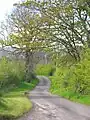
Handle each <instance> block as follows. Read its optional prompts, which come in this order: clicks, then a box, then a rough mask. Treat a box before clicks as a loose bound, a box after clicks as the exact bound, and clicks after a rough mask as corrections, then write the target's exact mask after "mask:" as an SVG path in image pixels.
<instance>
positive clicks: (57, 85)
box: [50, 49, 90, 104]
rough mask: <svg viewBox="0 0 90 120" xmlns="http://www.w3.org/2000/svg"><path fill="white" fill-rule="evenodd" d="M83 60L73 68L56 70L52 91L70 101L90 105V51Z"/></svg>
mask: <svg viewBox="0 0 90 120" xmlns="http://www.w3.org/2000/svg"><path fill="white" fill-rule="evenodd" d="M82 56H83V57H82V60H81V61H80V62H78V63H75V64H74V65H72V66H69V67H68V66H67V67H66V66H63V67H59V68H56V72H55V74H54V76H52V77H50V79H51V88H50V91H51V92H52V93H54V94H58V95H61V96H63V97H66V98H68V99H71V100H74V101H78V102H81V103H85V104H90V102H89V100H88V99H90V49H86V50H85V52H84V53H83V55H82Z"/></svg>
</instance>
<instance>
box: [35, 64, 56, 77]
mask: <svg viewBox="0 0 90 120" xmlns="http://www.w3.org/2000/svg"><path fill="white" fill-rule="evenodd" d="M54 71H55V67H54V66H53V65H51V64H46V65H43V64H38V65H37V66H36V70H35V73H36V74H37V75H45V76H52V75H53V73H54Z"/></svg>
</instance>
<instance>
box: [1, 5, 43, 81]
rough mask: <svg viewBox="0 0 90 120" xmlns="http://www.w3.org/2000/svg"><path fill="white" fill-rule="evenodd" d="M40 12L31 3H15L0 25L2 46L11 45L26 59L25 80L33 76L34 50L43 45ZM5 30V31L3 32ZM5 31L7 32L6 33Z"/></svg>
mask: <svg viewBox="0 0 90 120" xmlns="http://www.w3.org/2000/svg"><path fill="white" fill-rule="evenodd" d="M39 19H40V14H39V13H38V12H37V11H36V12H35V8H34V6H33V5H31V6H30V5H29V6H25V5H23V4H15V6H14V10H13V11H12V13H11V15H9V16H8V18H7V20H6V25H5V24H3V25H2V28H3V30H2V32H1V33H2V35H4V36H6V35H7V39H6V37H4V40H3V41H2V42H1V43H2V44H3V47H4V46H11V47H12V48H13V49H15V51H18V52H19V53H20V52H21V53H24V55H25V60H26V80H27V81H29V80H31V79H32V77H33V76H34V64H35V63H34V61H35V60H34V58H35V57H34V56H33V55H34V52H36V51H37V50H40V49H41V48H43V46H44V45H45V42H44V40H42V36H43V39H44V34H43V33H42V34H41V32H40V27H41V23H40V22H39ZM4 31H5V32H4ZM3 32H4V34H3ZM6 33H7V34H6Z"/></svg>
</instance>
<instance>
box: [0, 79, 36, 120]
mask: <svg viewBox="0 0 90 120" xmlns="http://www.w3.org/2000/svg"><path fill="white" fill-rule="evenodd" d="M37 83H38V80H32V82H31V83H26V82H22V83H21V84H20V85H19V86H18V87H17V88H14V89H12V91H9V92H8V93H5V94H4V95H3V97H1V98H0V99H1V100H0V101H1V103H0V120H12V119H15V118H17V117H19V116H21V115H23V114H24V113H26V112H28V111H29V110H30V109H31V108H32V103H31V102H30V100H29V99H28V98H27V97H26V96H25V92H27V91H30V90H32V89H33V88H34V87H35V86H36V85H37Z"/></svg>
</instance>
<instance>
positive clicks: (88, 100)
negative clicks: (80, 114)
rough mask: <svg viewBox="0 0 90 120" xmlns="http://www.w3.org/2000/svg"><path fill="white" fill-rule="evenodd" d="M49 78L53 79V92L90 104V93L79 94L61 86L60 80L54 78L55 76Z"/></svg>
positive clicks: (51, 89) (51, 88)
mask: <svg viewBox="0 0 90 120" xmlns="http://www.w3.org/2000/svg"><path fill="white" fill-rule="evenodd" d="M49 78H50V80H51V87H50V92H51V93H52V94H56V95H59V96H61V97H63V98H66V99H69V100H71V101H74V102H78V103H81V104H85V105H90V95H79V94H76V93H73V92H72V91H69V90H66V89H64V88H61V87H60V83H59V82H60V81H58V79H55V78H54V79H53V76H52V77H49Z"/></svg>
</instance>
